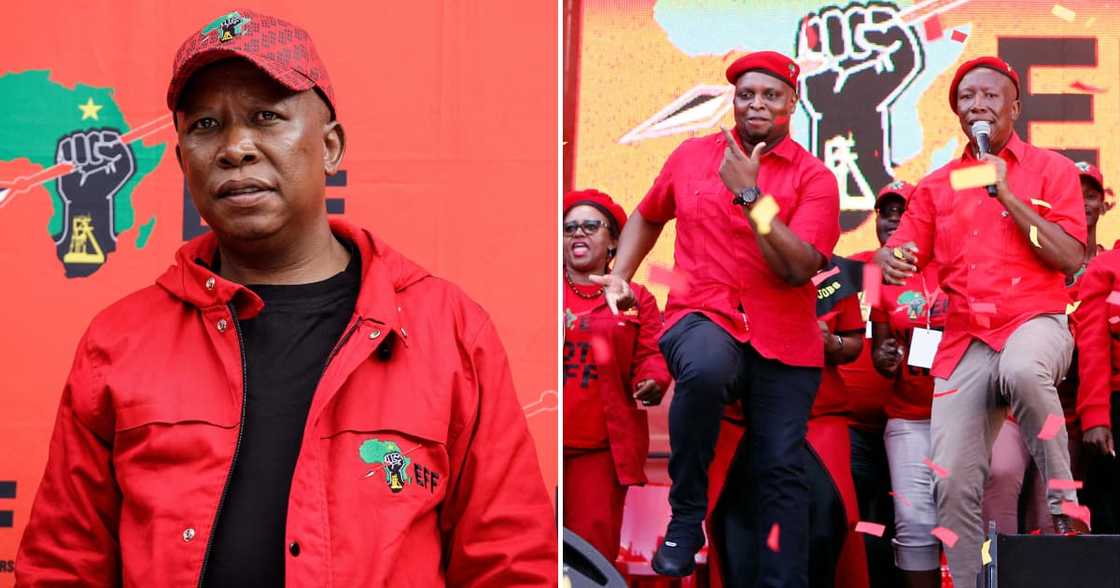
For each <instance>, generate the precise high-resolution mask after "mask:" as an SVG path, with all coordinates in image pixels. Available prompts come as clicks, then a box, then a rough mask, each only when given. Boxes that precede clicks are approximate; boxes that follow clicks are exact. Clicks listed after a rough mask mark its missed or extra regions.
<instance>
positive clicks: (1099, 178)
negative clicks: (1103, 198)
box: [1074, 161, 1104, 192]
mask: <svg viewBox="0 0 1120 588" xmlns="http://www.w3.org/2000/svg"><path fill="white" fill-rule="evenodd" d="M1074 165H1076V166H1077V171H1078V173H1080V174H1081V177H1083V178H1089V179H1091V180H1093V182H1094V183H1096V184H1097V189H1098V190H1100V191H1102V192H1103V191H1104V176H1103V175H1101V170H1100V169H1099V168H1097V166H1095V165H1093V164H1091V163H1089V162H1088V161H1079V162H1077V163H1075V164H1074Z"/></svg>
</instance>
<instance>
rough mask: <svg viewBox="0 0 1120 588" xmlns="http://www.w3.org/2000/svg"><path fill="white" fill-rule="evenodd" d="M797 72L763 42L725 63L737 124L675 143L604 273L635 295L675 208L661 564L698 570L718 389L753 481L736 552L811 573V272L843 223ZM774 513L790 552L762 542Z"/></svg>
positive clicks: (815, 351) (798, 575) (775, 580)
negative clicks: (802, 124)
mask: <svg viewBox="0 0 1120 588" xmlns="http://www.w3.org/2000/svg"><path fill="white" fill-rule="evenodd" d="M798 72H799V69H798V67H797V64H795V63H794V62H793V61H792V60H790V59H789V58H787V57H785V56H784V55H781V54H778V53H774V52H769V51H766V52H757V53H751V54H749V55H746V56H744V57H742V58H740V59H738V60H737V61H735V62H734V63H732V64H731V66H730V67H729V68H728V69H727V79H728V81H729V82H731V83H732V84H735V98H734V110H735V129H734V131H733V132H728V131H724V132H723V133H716V134H712V135H708V136H706V137H698V138H695V139H690V140H688V141H685V142H684V143H683V144H681V146H680V147H678V148H677V149H676V151H674V152H673V154H672V155H670V156H669V159H668V160H667V161H666V162H665V165H664V167H663V168H662V170H661V173H660V175H658V177H657V179H656V180H655V181H654V184H653V187H652V188H650V190H649V193H647V194H646V196H645V198H644V199H643V200H642V202H641V204H639V206H638V209H637V210H636V211H635V212H634V213H633V214H632V215H631V217H630V220H629V221H628V222H627V223H626V229H625V230H624V231H623V233H622V236H621V240H620V243H619V253H618V259H617V260H616V261H615V266H614V270H613V271H612V273H611V274H610V275H608V276H603V277H602V278H598V279H599V280H600V282H599V283H601V284H603V285H604V286H606V292H607V298H608V303H609V304H610V305H611V306H612V307H615V306H616V305H617V307H620V308H625V307H627V306H629V305H632V304H633V302H634V296H633V293H632V292H631V291H630V289H629V287H628V285H627V283H628V282H629V280H630V278H631V276H633V274H634V272H635V271H636V270H637V267H638V264H639V263H640V262H641V261H642V259H643V258H644V257H645V256H646V254H647V253H649V250H650V249H651V248H652V247H653V244H654V243H655V242H656V241H657V237H658V236H659V235H660V234H661V230H662V228H663V227H664V225H665V223H666V222H668V221H669V220H671V219H674V218H675V219H676V220H677V225H676V231H677V239H676V247H675V253H674V256H675V260H676V268H675V270H674V271H675V272H676V273H677V276H678V277H679V283H678V284H677V285H676V286H675V287H673V288H672V289H671V291H670V292H669V300H668V303H667V305H666V311H665V329H666V330H665V331H664V332H663V335H662V336H661V340H660V346H661V351H662V353H663V354H664V355H665V358H666V360H667V362H668V364H669V370H670V372H671V373H672V375H673V377H674V378H675V379H676V393H675V396H674V398H673V401H672V405H671V407H670V410H669V437H670V447H671V450H672V455H671V457H670V460H669V475H670V476H671V477H672V480H673V487H672V490H671V491H670V495H669V501H670V503H671V506H672V509H673V518H672V521H671V522H670V524H669V529H668V531H667V532H666V535H665V543H664V544H663V545H662V546H661V547H660V548H659V549H658V552H657V554H656V555H655V556H654V561H653V566H654V569H655V570H657V571H658V572H659V573H662V574H666V575H685V574H687V573H689V572H690V571H691V569H692V565H693V564H692V562H693V555H694V554H695V552H696V551H697V550H698V549H700V547H702V546H703V542H704V539H703V534H702V532H701V527H700V523H701V521H702V520H703V518H704V513H705V511H706V510H707V497H706V493H707V479H708V475H707V474H708V471H707V470H708V465H709V463H710V462H711V459H712V454H713V451H714V447H715V443H716V438H717V436H718V434H719V426H720V415H721V414H722V412H723V403H725V402H733V401H735V400H740V399H742V400H743V403H744V408H745V412H746V417H747V422H748V426H747V431H748V433H747V436H746V437H745V439H744V442H745V443H746V444H747V448H746V451H748V452H749V459H750V464H751V465H750V480H751V486H750V487H748V488H746V489H744V491H745V492H746V493H747V494H748V495H749V496H751V500H752V501H754V502H753V505H754V507H755V508H754V512H757V513H759V516H758V517H757V520H755V521H754V529H753V531H754V533H753V535H752V536H753V537H754V542H753V544H751V545H750V546H749V547H748V548H747V550H746V552H745V553H743V554H742V556H743V557H744V558H746V559H748V560H749V562H750V564H749V565H751V566H752V569H751V570H750V571H749V572H748V577H755V578H758V581H759V582H767V584H766V585H768V586H769V585H774V586H804V585H805V584H806V583H807V581H808V580H807V576H806V568H807V566H808V562H807V551H806V538H807V527H808V514H807V513H808V501H809V496H808V489H807V486H806V483H805V480H804V476H805V465H804V462H803V453H802V447H803V444H804V438H805V426H806V420H807V419H808V416H809V409H810V407H811V406H812V404H813V397H814V395H815V393H816V390H817V386H818V384H819V382H820V368H821V366H822V365H823V364H824V349H823V347H822V346H821V344H820V337H821V335H820V329H819V327H818V325H817V321H816V310H815V308H816V289H815V288H814V287H813V284H812V283H811V282H810V279H811V278H812V276H813V274H814V273H816V271H817V270H819V269H820V268H821V267H823V266H824V264H825V262H826V261H827V260H828V258H829V255H830V254H831V252H832V248H833V246H834V245H835V244H836V241H837V239H838V238H839V233H840V227H839V222H838V218H839V196H838V189H837V185H836V179H835V177H834V176H833V175H832V173H831V172H830V171H828V169H827V168H826V167H825V166H824V164H822V163H821V162H820V161H819V160H817V159H816V158H814V157H813V156H812V155H810V154H809V153H808V152H807V151H805V149H803V148H802V147H801V146H799V145H797V144H796V143H794V142H793V140H792V139H791V138H790V137H789V119H790V115H791V114H792V113H793V111H794V109H795V108H796V105H797V93H796V87H797V75H798ZM748 154H749V155H748ZM762 195H769V196H770V197H771V198H772V202H773V203H776V204H777V208H778V212H777V214H776V215H768V214H765V211H766V210H767V209H768V208H770V204H771V201H770V200H767V199H765V198H762ZM760 201H763V202H764V205H763V206H761V207H759V209H758V211H756V212H757V214H754V215H752V214H751V213H752V211H754V207H755V205H756V204H757V203H758V202H760ZM771 210H772V209H771ZM754 217H758V218H754ZM772 528H778V529H779V537H778V540H779V544H780V545H781V552H780V553H777V552H775V551H772V550H770V549H767V548H766V546H765V545H764V544H765V542H766V539H767V537H768V534H769V533H770V530H771V529H772ZM757 585H761V584H757Z"/></svg>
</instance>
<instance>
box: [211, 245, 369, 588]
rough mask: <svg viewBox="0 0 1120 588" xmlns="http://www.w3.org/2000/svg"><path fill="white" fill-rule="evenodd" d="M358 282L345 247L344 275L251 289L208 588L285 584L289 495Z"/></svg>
mask: <svg viewBox="0 0 1120 588" xmlns="http://www.w3.org/2000/svg"><path fill="white" fill-rule="evenodd" d="M360 284H361V261H360V259H359V256H358V254H357V252H356V251H354V250H353V248H351V256H350V263H349V264H348V265H347V267H346V270H345V271H343V272H341V273H339V274H336V275H335V276H333V277H331V278H328V279H326V280H323V281H321V282H315V283H312V284H300V285H294V286H272V285H268V286H252V285H250V286H249V288H251V289H252V290H253V291H254V292H256V293H257V294H258V295H259V296H260V297H261V298H262V299H263V300H264V304H265V305H264V310H263V311H261V313H260V314H259V315H257V316H256V317H254V318H252V319H249V320H244V321H240V324H239V326H240V329H241V337H242V343H243V344H244V346H245V359H246V366H247V370H248V375H247V387H248V402H247V404H246V407H245V419H244V423H243V424H242V427H243V430H242V438H241V446H240V449H239V450H238V455H237V461H236V463H235V464H234V466H233V474H232V476H231V478H230V480H229V489H228V494H227V495H226V498H225V503H224V504H223V506H222V511H221V514H220V515H219V517H218V523H217V529H216V530H215V535H214V538H213V545H212V546H211V549H212V551H211V552H210V557H209V561H208V562H207V564H206V571H205V573H206V578H205V581H204V583H203V585H204V586H206V588H215V587H219V586H238V587H250V586H283V585H284V558H285V554H286V553H287V551H288V546H287V545H286V544H285V536H284V535H285V523H286V521H287V510H288V491H289V490H290V488H291V484H292V473H293V472H294V471H295V467H296V458H297V457H298V455H299V448H300V443H301V441H302V440H303V427H304V424H305V423H306V422H307V414H308V411H309V410H310V408H311V398H312V396H313V395H314V394H315V387H316V386H317V385H318V384H319V379H320V378H321V376H322V375H323V371H324V370H325V368H326V364H327V359H328V357H329V356H330V353H331V351H332V350H333V349H334V346H335V345H336V344H337V343H338V340H339V338H340V337H341V336H342V334H343V331H344V329H345V328H346V325H347V324H348V323H349V321H350V317H351V316H352V315H353V312H354V304H355V302H356V301H357V299H358V289H359V286H360Z"/></svg>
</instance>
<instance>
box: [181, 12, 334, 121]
mask: <svg viewBox="0 0 1120 588" xmlns="http://www.w3.org/2000/svg"><path fill="white" fill-rule="evenodd" d="M232 57H240V58H243V59H247V60H249V61H250V62H252V63H253V65H256V66H257V67H259V68H260V69H261V70H262V71H264V72H265V73H266V74H268V75H269V77H271V78H272V79H274V80H276V81H277V82H279V83H280V84H281V85H283V86H284V87H286V88H288V89H290V90H292V91H294V92H303V91H305V90H310V89H312V88H318V89H319V91H320V92H321V95H322V96H323V99H324V100H326V102H327V106H329V107H330V109H331V114H332V115H333V114H334V112H335V108H334V106H335V105H334V91H333V90H332V89H331V80H330V78H329V77H328V76H327V68H326V67H325V66H324V65H323V62H322V61H321V60H320V59H319V54H318V52H316V51H315V45H314V44H313V43H312V42H311V35H309V34H307V31H305V30H303V29H301V28H299V27H297V26H295V25H293V24H291V23H289V22H287V21H283V20H280V19H278V18H276V17H272V16H267V15H264V14H261V13H259V12H255V11H252V10H234V11H232V12H227V13H226V14H223V15H221V16H219V17H217V18H215V19H214V20H212V21H210V23H209V24H207V25H206V26H205V27H203V28H202V30H201V31H199V32H198V33H192V34H191V36H189V37H187V40H186V41H184V42H183V44H182V45H181V46H180V47H179V51H178V53H176V54H175V66H174V68H173V73H172V76H171V85H170V86H169V87H168V88H167V107H168V108H170V109H171V110H172V111H174V110H175V106H176V105H177V104H178V102H179V94H180V93H181V92H182V91H183V88H184V87H185V86H186V85H187V81H188V80H190V78H191V76H192V75H194V74H195V72H197V71H198V70H199V69H200V68H202V67H203V66H206V65H209V64H211V63H214V62H215V61H220V60H222V59H229V58H232Z"/></svg>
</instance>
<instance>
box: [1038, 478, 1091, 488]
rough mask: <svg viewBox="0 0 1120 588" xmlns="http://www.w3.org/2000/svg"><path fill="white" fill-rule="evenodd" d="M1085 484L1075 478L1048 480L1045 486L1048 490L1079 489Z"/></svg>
mask: <svg viewBox="0 0 1120 588" xmlns="http://www.w3.org/2000/svg"><path fill="white" fill-rule="evenodd" d="M1084 485H1085V484H1083V483H1081V482H1078V481H1077V480H1049V481H1047V482H1046V487H1047V488H1049V489H1050V490H1080V489H1081V487H1082V486H1084Z"/></svg>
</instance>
